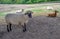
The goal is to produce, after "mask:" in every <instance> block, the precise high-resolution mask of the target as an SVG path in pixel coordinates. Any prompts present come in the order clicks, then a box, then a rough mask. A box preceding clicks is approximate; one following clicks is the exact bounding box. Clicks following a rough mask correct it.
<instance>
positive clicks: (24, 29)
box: [23, 23, 26, 32]
mask: <svg viewBox="0 0 60 39" xmlns="http://www.w3.org/2000/svg"><path fill="white" fill-rule="evenodd" d="M25 31H26V24H25V23H24V26H23V32H25Z"/></svg>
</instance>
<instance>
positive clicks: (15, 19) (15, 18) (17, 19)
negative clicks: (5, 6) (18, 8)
mask: <svg viewBox="0 0 60 39" xmlns="http://www.w3.org/2000/svg"><path fill="white" fill-rule="evenodd" d="M32 13H33V12H32V11H30V10H29V11H26V12H25V13H24V14H22V13H21V14H18V13H13V14H7V15H6V16H5V20H6V23H7V31H8V32H10V31H11V30H12V29H11V25H13V24H15V25H21V26H22V27H23V32H25V31H26V24H27V23H28V20H29V18H32Z"/></svg>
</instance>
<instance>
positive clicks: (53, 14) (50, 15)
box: [48, 10, 58, 17]
mask: <svg viewBox="0 0 60 39" xmlns="http://www.w3.org/2000/svg"><path fill="white" fill-rule="evenodd" d="M57 13H58V11H57V10H55V11H54V13H52V14H48V17H56V16H57Z"/></svg>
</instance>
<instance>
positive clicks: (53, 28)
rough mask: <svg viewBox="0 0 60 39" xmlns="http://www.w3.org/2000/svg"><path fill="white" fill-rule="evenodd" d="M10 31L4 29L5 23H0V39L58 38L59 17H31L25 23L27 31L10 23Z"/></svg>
mask: <svg viewBox="0 0 60 39" xmlns="http://www.w3.org/2000/svg"><path fill="white" fill-rule="evenodd" d="M12 29H13V30H12V31H11V32H7V31H6V25H0V39H60V17H54V18H53V17H45V16H38V17H33V18H32V19H30V20H29V23H28V24H27V31H26V32H22V27H19V26H16V25H12Z"/></svg>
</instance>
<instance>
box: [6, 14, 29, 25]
mask: <svg viewBox="0 0 60 39" xmlns="http://www.w3.org/2000/svg"><path fill="white" fill-rule="evenodd" d="M27 18H28V17H27V16H25V15H24V14H8V15H6V22H7V23H12V24H17V25H18V24H19V23H22V24H23V23H24V22H25V21H26V20H27Z"/></svg>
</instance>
